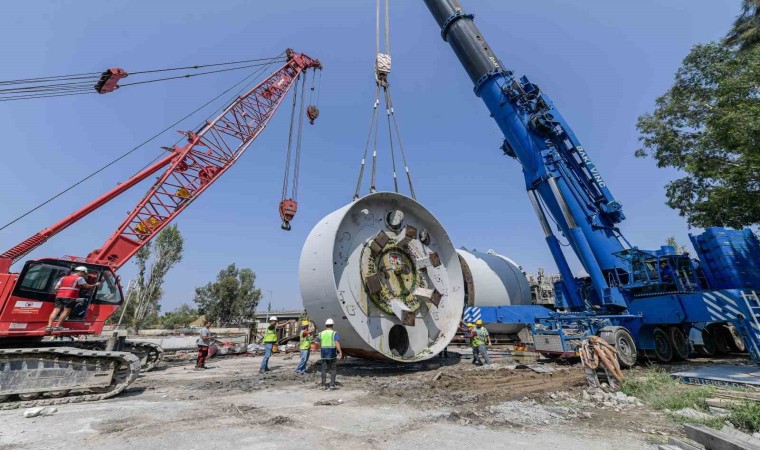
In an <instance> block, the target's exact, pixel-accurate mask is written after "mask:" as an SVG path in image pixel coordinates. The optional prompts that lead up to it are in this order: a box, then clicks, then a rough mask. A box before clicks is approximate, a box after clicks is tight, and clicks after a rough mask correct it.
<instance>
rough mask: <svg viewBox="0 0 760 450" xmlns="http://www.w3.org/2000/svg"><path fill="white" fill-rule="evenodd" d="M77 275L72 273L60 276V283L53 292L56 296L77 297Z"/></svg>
mask: <svg viewBox="0 0 760 450" xmlns="http://www.w3.org/2000/svg"><path fill="white" fill-rule="evenodd" d="M79 278H80V277H79V275H77V274H72V275H66V276H65V277H63V278H61V285H60V286H58V291H56V293H55V297H56V298H79V286H77V280H78V279H79Z"/></svg>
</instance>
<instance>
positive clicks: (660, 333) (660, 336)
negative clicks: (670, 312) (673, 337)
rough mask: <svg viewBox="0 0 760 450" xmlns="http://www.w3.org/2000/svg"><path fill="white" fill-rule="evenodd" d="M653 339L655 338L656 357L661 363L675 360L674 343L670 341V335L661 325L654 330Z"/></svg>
mask: <svg viewBox="0 0 760 450" xmlns="http://www.w3.org/2000/svg"><path fill="white" fill-rule="evenodd" d="M652 340H654V352H653V353H654V357H655V359H656V360H657V361H659V362H661V363H669V362H670V361H672V360H673V344H672V343H671V342H670V336H668V333H666V332H665V330H663V329H662V328H660V327H657V328H655V329H654V330H653V331H652Z"/></svg>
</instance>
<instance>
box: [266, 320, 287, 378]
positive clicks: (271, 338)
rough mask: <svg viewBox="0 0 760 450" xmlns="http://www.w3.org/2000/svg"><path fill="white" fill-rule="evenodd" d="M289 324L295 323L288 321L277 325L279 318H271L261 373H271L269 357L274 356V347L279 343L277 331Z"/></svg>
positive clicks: (267, 330)
mask: <svg viewBox="0 0 760 450" xmlns="http://www.w3.org/2000/svg"><path fill="white" fill-rule="evenodd" d="M289 323H293V321H292V320H288V321H287V322H282V323H277V316H272V317H270V318H269V326H268V327H267V329H266V330H264V339H263V342H264V359H262V360H261V368H260V369H259V373H264V372H268V371H269V357H270V356H272V347H274V344H276V343H277V329H278V328H282V327H284V326H286V325H287V324H289Z"/></svg>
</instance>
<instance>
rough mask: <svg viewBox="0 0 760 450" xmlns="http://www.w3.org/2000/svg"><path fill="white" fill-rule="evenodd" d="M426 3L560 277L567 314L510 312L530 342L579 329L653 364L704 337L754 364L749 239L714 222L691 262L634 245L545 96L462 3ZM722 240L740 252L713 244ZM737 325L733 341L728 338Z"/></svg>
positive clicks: (548, 348) (754, 286)
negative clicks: (579, 271) (512, 66)
mask: <svg viewBox="0 0 760 450" xmlns="http://www.w3.org/2000/svg"><path fill="white" fill-rule="evenodd" d="M425 4H426V5H427V7H428V9H429V10H430V12H431V13H432V15H433V17H434V18H435V20H436V22H437V23H438V25H439V27H440V29H441V37H442V38H443V40H444V41H446V42H448V43H449V44H450V45H451V48H452V49H453V50H454V53H455V54H456V56H457V57H458V58H459V61H460V63H461V64H462V66H463V67H464V69H465V71H466V72H467V74H468V75H469V76H470V79H471V80H472V82H473V84H474V91H475V95H477V96H478V97H480V99H481V100H483V102H484V103H485V105H486V107H487V108H488V110H489V112H490V114H491V117H493V119H494V120H495V121H496V124H497V125H498V126H499V128H500V129H501V131H502V133H503V135H504V141H503V143H502V145H501V148H502V150H503V151H504V153H505V154H507V155H509V156H511V157H513V158H515V159H517V160H518V161H519V162H520V164H521V165H522V169H523V175H524V178H525V186H526V189H527V191H528V198H529V199H530V201H531V203H532V204H533V207H534V209H535V211H536V215H537V216H538V219H539V222H540V224H541V226H542V229H543V231H544V234H545V237H546V241H547V244H548V245H549V248H550V250H551V253H552V256H553V257H554V260H555V262H556V264H557V267H558V269H559V270H560V273H561V275H562V284H561V286H560V289H555V293H557V294H558V295H557V298H556V302H555V303H556V304H557V306H558V308H560V309H562V310H563V311H565V312H566V314H551V315H550V314H548V313H544V312H542V311H541V310H540V308H539V309H538V310H537V309H535V307H510V308H511V309H512V310H513V311H514V312H515V314H516V315H517V316H519V314H517V311H520V308H524V309H523V310H524V311H525V314H524V315H523V316H522V318H520V319H519V320H520V321H525V322H527V323H530V324H531V326H532V327H533V333H534V336H535V335H541V336H542V339H540V340H539V339H536V348H537V350H540V351H545V352H547V353H559V354H574V353H575V351H576V349H577V348H578V346H579V345H580V341H581V340H582V339H583V337H584V336H588V335H590V334H598V333H599V334H601V335H602V336H603V337H606V338H608V339H609V341H610V342H611V343H613V344H615V345H617V346H618V350H619V352H618V353H619V355H620V356H621V361H623V360H624V361H623V363H624V364H625V365H631V364H633V363H634V362H635V359H636V356H637V349H638V350H643V351H651V352H653V354H654V355H653V356H655V357H656V358H657V359H659V360H660V361H669V360H671V359H674V358H678V357H680V358H685V357H688V356H689V341H688V339H687V336H690V335H691V337H692V341H693V342H694V343H695V345H698V346H701V347H703V348H705V349H706V348H708V347H709V346H710V343H709V342H708V341H709V340H716V339H717V338H718V337H721V339H722V338H725V339H726V340H729V339H730V340H731V341H733V342H734V344H735V345H734V346H735V347H737V348H740V347H746V349H747V350H748V351H749V352H750V355H751V356H752V358H753V359H755V360H758V361H760V298H759V297H758V293H760V245H759V244H758V241H757V238H756V237H755V238H753V237H752V233H751V232H742V231H736V230H725V229H722V228H714V229H710V230H708V231H707V232H706V233H705V234H703V235H702V236H699V237H693V236H692V241H693V242H694V244H695V248H697V251H698V253H700V259H701V261H699V262H697V261H694V260H691V259H690V258H689V257H688V255H687V254H680V255H679V254H676V252H675V249H673V248H672V247H669V246H664V247H662V248H661V249H659V250H641V249H639V248H637V247H633V246H631V245H630V244H629V243H628V241H627V240H626V239H625V238H624V237H623V235H622V234H621V232H620V230H619V229H618V224H619V223H620V222H622V221H623V220H624V219H625V216H624V215H623V211H622V206H621V204H620V202H618V201H617V200H615V198H614V197H613V196H612V193H611V192H610V190H609V188H608V186H607V183H606V182H605V181H604V179H603V178H602V176H601V175H600V173H599V170H598V169H597V167H596V166H595V165H594V163H593V162H592V161H591V159H590V158H589V155H588V153H587V152H586V150H585V149H584V148H583V146H582V145H581V143H580V141H579V140H578V138H577V137H576V136H575V133H573V131H572V129H571V128H570V126H569V125H568V123H567V122H566V121H565V119H564V118H563V117H562V115H561V114H560V112H559V111H558V110H557V108H556V107H555V106H554V104H553V103H552V101H551V100H550V99H549V97H547V96H546V94H545V93H543V91H542V90H541V89H539V87H538V86H537V85H536V84H534V83H532V82H530V81H529V80H528V78H526V77H524V76H523V77H521V78H519V79H517V78H516V77H515V76H514V74H513V72H512V71H511V70H509V69H507V67H506V66H505V65H504V64H503V63H502V62H501V60H500V59H499V58H498V57H497V56H496V54H495V53H494V52H493V51H492V50H491V47H490V45H489V44H488V42H487V41H486V39H485V38H484V37H483V35H482V34H481V32H480V30H479V29H478V28H477V27H476V26H475V23H474V22H473V20H474V16H473V15H472V14H467V13H465V12H464V11H463V9H462V7H461V5H460V3H459V1H458V0H425ZM547 218H551V219H552V220H553V221H554V222H555V223H556V224H557V228H558V230H557V231H558V232H559V233H560V234H561V235H562V236H564V238H565V239H566V240H567V241H568V242H569V244H570V249H572V251H573V252H574V253H575V256H576V257H577V258H578V260H579V261H580V263H581V264H582V266H583V268H584V269H585V270H586V272H587V273H588V277H582V278H576V277H574V276H573V274H572V272H571V270H570V267H569V264H568V262H567V259H566V258H565V255H564V253H563V251H562V247H561V246H560V244H559V241H558V238H557V236H556V235H555V231H554V230H553V229H552V226H551V225H550V222H549V221H548V220H547ZM729 244H730V245H733V246H734V248H740V249H741V250H742V251H741V252H737V254H736V255H734V254H733V253H731V254H728V253H725V252H722V250H720V248H721V245H729ZM739 253H743V254H742V255H740V254H739ZM750 255H753V256H750ZM547 317H548V320H543V319H545V318H547ZM733 329H735V330H736V331H737V332H738V335H739V336H741V338H738V339H734V337H735V335H736V333H735V332H734V331H733ZM722 331H727V333H722ZM714 344H715V343H714V342H713V345H712V348H713V349H714V348H715V345H714Z"/></svg>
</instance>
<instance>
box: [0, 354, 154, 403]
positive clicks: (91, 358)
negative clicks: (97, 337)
mask: <svg viewBox="0 0 760 450" xmlns="http://www.w3.org/2000/svg"><path fill="white" fill-rule="evenodd" d="M139 373H140V359H138V357H137V356H135V355H132V354H131V353H127V352H104V351H96V350H87V349H83V348H74V347H38V348H18V349H0V410H6V409H15V408H22V407H24V408H25V407H29V406H46V405H59V404H64V403H79V402H85V401H94V400H103V399H106V398H109V397H113V396H115V395H117V394H118V393H120V392H121V391H123V390H124V389H125V388H126V387H127V386H129V384H130V383H132V382H133V381H134V380H135V379H136V378H137V375H138V374H139Z"/></svg>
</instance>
